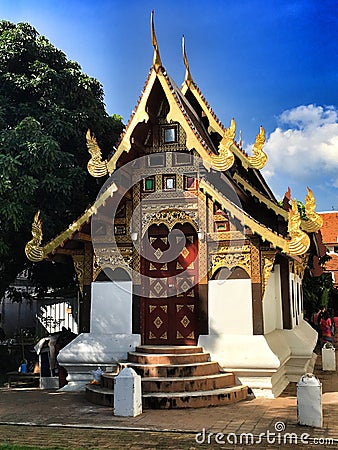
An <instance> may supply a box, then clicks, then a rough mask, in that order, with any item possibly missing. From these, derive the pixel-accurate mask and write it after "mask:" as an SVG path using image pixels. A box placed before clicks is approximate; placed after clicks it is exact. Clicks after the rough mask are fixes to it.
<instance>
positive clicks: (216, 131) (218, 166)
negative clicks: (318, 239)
mask: <svg viewBox="0 0 338 450" xmlns="http://www.w3.org/2000/svg"><path fill="white" fill-rule="evenodd" d="M151 29H152V43H153V46H154V57H153V64H152V67H151V69H150V72H149V74H148V77H147V80H146V82H145V85H144V88H143V91H142V93H141V95H140V97H139V100H138V102H137V105H136V107H135V110H134V112H133V113H132V115H131V117H130V119H129V122H128V124H127V126H126V128H125V130H124V132H123V133H122V135H121V137H120V140H119V143H118V145H117V148H116V151H115V153H114V154H113V155H112V157H111V158H110V160H108V161H102V158H101V151H100V148H99V146H98V144H97V142H96V140H95V137H93V136H91V134H90V132H88V133H87V144H88V150H89V152H90V154H91V156H92V157H91V159H90V161H89V163H88V170H89V172H90V173H91V174H92V175H93V176H96V177H102V176H104V175H106V174H112V173H113V172H114V171H115V169H116V167H117V164H118V163H119V160H120V158H123V155H125V154H128V153H129V152H130V150H131V149H132V145H133V139H134V132H135V130H136V128H137V127H138V126H139V125H140V124H145V125H147V124H148V123H149V121H150V119H151V118H150V113H151V111H150V110H149V108H148V107H149V99H150V98H151V95H152V94H153V92H155V91H156V89H157V90H158V89H161V92H163V95H164V98H165V100H166V102H168V113H167V114H166V117H165V119H166V122H168V123H170V122H171V121H172V122H179V123H180V126H181V127H182V129H183V130H184V132H185V135H186V147H187V149H188V150H194V151H196V152H197V153H198V154H199V156H200V157H201V159H202V160H203V164H204V166H205V167H206V169H207V171H209V173H210V177H208V178H206V179H205V180H202V182H201V183H200V190H201V191H202V192H204V193H207V194H208V195H209V196H210V197H211V198H213V199H214V200H215V201H217V202H218V203H219V204H220V205H221V207H222V208H223V209H224V210H225V211H231V214H232V215H233V216H235V217H237V218H238V219H239V220H243V217H244V224H245V225H246V226H248V227H249V228H250V229H251V230H252V232H253V233H257V234H258V235H259V236H261V237H262V239H263V240H266V241H268V242H269V243H271V244H272V245H273V246H274V247H276V248H280V249H281V250H282V251H283V252H285V253H288V254H289V255H301V254H304V253H305V252H306V251H307V249H308V247H309V245H310V244H309V238H308V236H307V234H306V233H304V232H303V231H301V230H300V224H302V228H303V229H304V230H306V231H308V232H316V231H317V230H318V229H319V228H320V221H318V215H317V214H316V213H315V211H314V206H315V203H314V199H313V196H312V197H311V196H309V201H307V204H308V206H309V207H308V209H307V215H308V218H309V220H307V221H304V220H303V221H301V219H300V217H299V213H298V211H297V210H296V209H297V208H296V206H295V202H294V203H292V205H291V206H292V207H291V206H290V211H286V210H285V209H283V208H282V207H281V206H279V204H278V203H277V201H276V199H275V197H274V195H273V194H272V192H271V190H270V188H269V186H268V185H267V183H266V182H265V180H264V178H263V176H262V175H261V173H260V171H259V170H260V169H261V168H262V167H264V165H265V163H266V160H267V156H266V154H265V153H264V152H263V150H262V149H263V145H264V141H265V137H264V130H263V128H262V127H261V129H260V132H259V134H258V135H257V137H256V142H255V144H254V147H253V156H248V155H247V154H246V153H245V152H244V151H243V150H242V149H241V148H240V146H239V145H238V144H237V143H236V142H235V134H236V124H235V121H234V119H232V120H231V123H230V126H229V128H225V127H224V126H223V125H222V123H221V121H220V120H219V119H218V118H217V117H216V115H215V113H214V112H213V111H212V109H211V107H210V106H209V105H208V103H207V101H206V100H205V98H204V96H203V95H202V93H201V91H200V90H199V88H198V87H197V85H196V84H195V83H194V81H193V80H192V78H191V74H190V69H189V66H188V63H187V58H186V54H185V49H184V48H183V56H184V62H185V65H186V76H185V81H184V83H183V85H182V87H181V88H178V87H177V85H176V84H175V83H174V81H173V80H172V79H171V78H170V76H169V75H168V73H167V71H166V69H165V68H164V67H163V65H162V61H161V58H160V54H159V49H158V44H157V39H156V35H155V30H154V23H153V15H152V19H151ZM217 174H218V175H219V176H218V178H217V177H215V175H217ZM222 177H223V179H224V180H225V179H227V181H228V182H229V183H230V184H231V185H232V186H233V187H234V190H235V191H236V192H237V193H239V194H240V196H241V198H242V199H243V205H244V206H243V208H242V207H240V206H238V205H235V204H233V203H232V202H231V199H227V198H225V197H224V195H223V194H222V193H221V192H220V191H219V190H218V189H217V187H215V186H216V185H217V183H216V185H215V184H214V185H213V183H212V182H210V180H211V181H212V180H214V181H219V182H221V183H222ZM115 188H116V186H115V187H114V189H115ZM114 189H112V188H111V189H108V190H106V191H105V192H103V193H102V194H101V196H100V197H99V198H98V199H97V200H96V201H95V203H94V204H93V205H92V206H91V207H90V208H88V209H87V210H86V211H85V212H84V214H83V215H82V216H81V217H80V218H79V219H78V220H76V221H75V222H74V223H73V224H72V225H70V227H69V228H68V229H67V230H65V231H64V232H63V233H61V234H60V235H59V236H57V237H56V238H55V239H53V240H52V241H50V242H49V243H48V244H46V245H45V246H44V247H41V242H42V228H41V221H40V219H39V216H38V215H37V216H36V217H35V220H34V223H33V226H32V234H33V239H32V240H31V241H30V242H29V243H28V244H27V246H26V254H27V256H28V257H29V258H30V259H31V260H33V261H38V260H41V259H43V258H45V257H46V256H47V255H48V254H51V253H53V252H55V251H56V249H57V248H58V247H60V246H63V245H64V244H65V242H66V241H67V240H70V239H72V237H73V235H74V233H79V232H80V231H81V228H82V226H83V225H84V224H85V223H86V222H88V221H89V220H90V218H91V216H92V215H93V214H94V213H95V212H96V211H97V209H98V208H100V206H101V205H103V204H104V202H105V200H106V199H107V198H108V196H110V195H113V192H114ZM116 189H118V187H117V188H116ZM116 189H115V190H116ZM311 195H312V192H311ZM254 198H255V199H257V200H258V201H259V203H261V204H263V205H264V208H265V210H263V213H261V215H260V216H257V217H256V209H257V208H256V207H254V206H253V207H252V206H251V207H250V203H254V202H253V199H254ZM246 207H247V210H246V209H245V208H246ZM267 215H270V216H272V217H274V219H273V220H274V222H275V223H276V224H277V222H278V220H281V221H284V223H285V226H284V227H282V228H283V231H282V234H280V230H279V229H276V230H272V229H271V227H270V224H269V223H268V222H269V221H267V220H266V217H265V216H267ZM277 219H278V220H277ZM287 223H288V233H289V237H287V232H286V230H287Z"/></svg>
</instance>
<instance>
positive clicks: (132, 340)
mask: <svg viewBox="0 0 338 450" xmlns="http://www.w3.org/2000/svg"><path fill="white" fill-rule="evenodd" d="M90 323H91V331H90V333H81V334H80V335H79V336H77V337H76V338H75V339H74V340H73V341H72V342H71V343H70V344H69V345H67V346H66V347H65V348H64V349H62V350H61V352H60V353H59V355H58V361H59V364H60V365H62V366H64V367H65V368H66V369H67V371H68V377H67V381H68V385H66V386H65V387H64V388H63V390H82V389H84V387H85V385H86V383H88V382H89V381H90V379H91V378H92V370H95V369H96V368H97V367H98V366H100V367H101V368H102V369H104V368H105V367H107V366H112V365H114V364H116V363H117V362H118V361H120V360H126V359H127V354H128V351H131V350H133V349H134V348H135V347H136V346H137V345H139V344H140V341H141V337H140V335H139V334H132V282H131V281H111V282H94V283H92V302H91V317H90Z"/></svg>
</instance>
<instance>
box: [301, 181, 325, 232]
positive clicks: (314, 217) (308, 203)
mask: <svg viewBox="0 0 338 450" xmlns="http://www.w3.org/2000/svg"><path fill="white" fill-rule="evenodd" d="M315 209H316V200H315V197H314V195H313V192H312V190H311V189H310V188H309V187H308V188H307V196H306V199H305V214H306V217H307V218H308V219H309V220H302V228H303V230H305V231H307V232H308V233H317V231H318V230H319V229H320V228H321V227H322V226H323V218H322V216H321V215H319V214H318V213H316V211H315Z"/></svg>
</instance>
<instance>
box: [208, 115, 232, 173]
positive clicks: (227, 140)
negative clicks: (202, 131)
mask: <svg viewBox="0 0 338 450" xmlns="http://www.w3.org/2000/svg"><path fill="white" fill-rule="evenodd" d="M235 135H236V122H235V119H234V118H232V119H231V124H230V127H229V128H227V129H226V130H225V132H224V135H223V138H222V140H221V142H220V144H219V147H218V149H219V155H212V156H211V166H212V168H213V169H215V170H219V171H224V170H228V169H230V167H232V165H233V163H234V161H235V156H234V154H233V153H232V151H231V149H230V148H231V145H232V144H233V143H234V142H235Z"/></svg>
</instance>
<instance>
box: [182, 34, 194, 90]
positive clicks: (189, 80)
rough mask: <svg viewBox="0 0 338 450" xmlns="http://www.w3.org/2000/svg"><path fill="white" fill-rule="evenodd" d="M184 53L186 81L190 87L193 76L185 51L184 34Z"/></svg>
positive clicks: (183, 41)
mask: <svg viewBox="0 0 338 450" xmlns="http://www.w3.org/2000/svg"><path fill="white" fill-rule="evenodd" d="M182 53H183V62H184V65H185V76H184V82H185V83H186V84H187V86H189V87H190V85H191V83H192V82H193V81H192V76H191V73H190V68H189V63H188V58H187V54H186V51H185V40H184V35H183V36H182Z"/></svg>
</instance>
